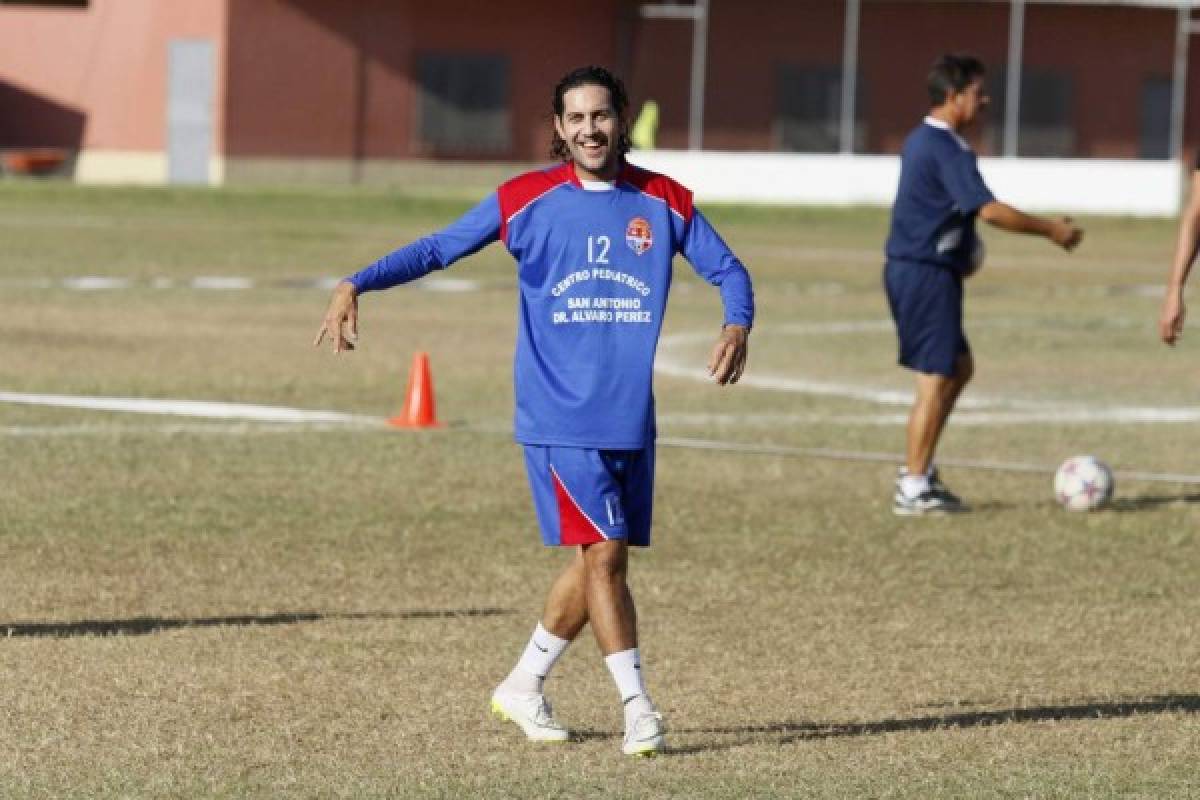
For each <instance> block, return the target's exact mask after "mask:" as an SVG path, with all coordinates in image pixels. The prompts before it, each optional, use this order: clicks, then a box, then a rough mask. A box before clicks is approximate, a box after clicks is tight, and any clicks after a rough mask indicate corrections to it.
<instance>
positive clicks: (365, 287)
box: [313, 194, 500, 353]
mask: <svg viewBox="0 0 1200 800" xmlns="http://www.w3.org/2000/svg"><path fill="white" fill-rule="evenodd" d="M499 235H500V205H499V203H498V201H497V199H496V195H494V194H493V195H490V196H488V197H487V198H486V199H485V200H484V201H483V202H482V203H480V204H479V205H477V206H475V207H474V208H472V209H471V210H470V211H468V212H467V213H466V214H464V215H463V216H462V217H460V218H459V219H458V220H457V221H456V222H455V223H454V224H452V225H450V226H449V227H448V228H445V229H443V230H441V231H438V232H437V233H434V234H430V235H429V236H426V237H424V238H422V239H418V240H417V241H415V242H413V243H412V244H408V245H405V246H404V247H401V248H400V249H399V250H394V251H392V252H391V253H388V254H387V255H386V256H384V257H383V258H381V259H379V260H378V261H376V262H375V263H374V264H372V265H370V266H369V267H366V268H365V269H362V270H359V271H358V272H356V273H354V274H353V275H351V276H350V277H349V278H346V279H345V280H344V281H342V282H341V283H339V284H338V285H337V286H336V287H334V290H333V297H332V298H331V299H330V301H329V307H328V308H327V309H326V311H325V318H324V319H323V320H322V321H321V327H320V328H319V329H318V330H317V337H316V339H314V340H313V346H314V347H315V346H318V345H320V344H321V342H322V341H324V339H325V337H326V336H328V337H329V339H330V341H332V342H333V352H335V353H340V352H341V351H343V350H353V349H354V342H355V341H357V340H358V296H359V295H360V294H362V293H363V292H371V291H377V290H380V289H388V288H391V287H392V286H396V285H397V284H401V283H408V282H409V281H414V280H416V279H417V278H420V277H422V276H424V275H428V274H429V273H430V272H432V271H433V270H435V269H445V268H446V267H448V266H450V265H451V264H453V263H454V262H455V261H457V260H458V259H460V258H463V257H464V256H468V255H470V254H471V253H474V252H476V251H477V250H479V249H481V248H483V247H485V246H486V245H488V244H490V243H492V242H494V241H496V239H497V238H498V237H499Z"/></svg>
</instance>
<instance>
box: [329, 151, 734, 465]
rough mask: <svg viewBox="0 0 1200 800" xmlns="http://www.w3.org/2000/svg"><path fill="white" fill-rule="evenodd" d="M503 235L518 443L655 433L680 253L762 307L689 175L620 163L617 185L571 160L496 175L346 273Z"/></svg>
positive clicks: (397, 269) (617, 445) (609, 445)
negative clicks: (433, 225)
mask: <svg viewBox="0 0 1200 800" xmlns="http://www.w3.org/2000/svg"><path fill="white" fill-rule="evenodd" d="M497 239H500V240H502V241H503V242H504V244H505V245H506V246H507V247H508V250H509V252H510V253H512V255H513V257H514V258H515V259H516V261H517V273H518V279H519V284H520V307H519V318H518V325H517V349H516V358H515V365H514V375H513V380H514V389H515V393H516V423H515V434H516V439H517V441H518V442H521V443H523V444H537V445H558V446H568V447H590V448H598V449H613V450H629V449H638V448H642V447H645V446H647V445H648V444H649V443H650V442H652V441H653V439H654V435H655V426H654V396H653V386H652V384H653V374H652V371H653V366H654V352H655V349H656V348H657V346H658V337H659V332H660V331H661V329H662V320H663V313H664V311H665V309H666V303H667V294H668V291H669V289H670V286H671V260H672V258H673V257H674V256H675V254H676V253H681V254H682V255H683V256H684V257H685V258H686V259H687V260H688V261H689V262H690V263H691V264H692V266H693V268H694V269H695V270H696V272H697V273H698V274H700V275H701V276H702V277H703V278H705V280H707V281H708V282H709V283H711V284H713V285H715V286H717V287H718V288H719V289H720V292H721V300H722V302H723V304H724V307H725V322H726V324H736V325H745V326H747V327H749V326H750V325H751V323H752V322H753V320H754V295H753V290H752V287H751V283H750V275H749V273H748V272H747V271H746V268H745V267H744V266H743V265H742V263H741V262H740V261H739V260H738V259H737V258H736V257H735V256H734V255H733V253H732V252H731V251H730V250H729V247H728V246H727V245H726V244H725V242H723V241H722V240H721V237H720V236H719V235H718V234H717V232H716V231H715V230H713V228H712V226H711V225H709V223H708V221H707V220H706V219H705V218H704V216H703V215H701V214H700V213H699V211H697V210H696V209H694V208H693V206H692V194H691V192H690V191H688V190H687V189H685V188H684V187H683V186H681V185H680V184H678V183H676V182H675V181H673V180H671V179H670V178H667V177H665V176H662V175H657V174H655V173H652V172H648V171H646V170H642V169H639V168H637V167H634V166H632V165H628V164H627V165H625V166H624V167H623V168H622V170H621V173H620V176H619V178H618V180H617V182H616V184H615V186H614V187H613V189H612V190H611V191H588V190H585V189H584V188H583V187H582V185H581V184H580V182H579V180H578V179H577V178H576V176H575V170H574V168H573V167H572V166H571V164H569V163H568V164H562V165H560V166H556V167H552V168H550V169H547V170H542V171H537V172H530V173H526V174H524V175H521V176H519V177H517V178H514V179H513V180H511V181H508V182H507V183H505V184H503V185H502V186H500V188H499V189H498V190H497V191H496V192H495V193H493V194H491V195H489V196H488V197H487V198H485V199H484V200H483V202H481V203H480V204H479V205H477V206H475V207H474V208H472V209H471V210H470V211H468V212H467V213H466V214H465V215H463V216H462V217H461V218H460V219H459V220H458V221H456V222H455V223H454V224H452V225H450V226H449V227H448V228H446V229H444V230H442V231H439V232H437V233H434V234H431V235H429V236H426V237H424V238H422V239H419V240H417V241H415V242H413V243H412V244H409V245H407V246H405V247H402V248H400V249H399V250H396V251H394V252H392V253H390V254H389V255H387V256H385V257H383V258H382V259H380V260H379V261H377V262H375V263H374V264H372V265H371V266H369V267H367V268H365V269H363V270H362V271H360V272H358V273H356V274H354V275H352V276H351V277H350V278H349V279H348V280H349V281H350V282H351V283H353V284H354V286H355V287H356V288H357V290H358V291H359V292H360V293H361V292H369V291H373V290H377V289H386V288H388V287H391V286H395V285H396V284H400V283H406V282H408V281H411V280H414V279H416V278H419V277H421V276H423V275H426V274H428V273H429V272H430V271H432V270H435V269H443V268H445V267H447V266H449V265H450V264H452V263H454V262H455V261H457V260H458V259H460V258H463V257H464V256H468V255H470V254H472V253H474V252H476V251H478V250H479V249H481V248H483V247H485V246H486V245H488V244H490V243H491V242H493V241H495V240H497Z"/></svg>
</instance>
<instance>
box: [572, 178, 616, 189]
mask: <svg viewBox="0 0 1200 800" xmlns="http://www.w3.org/2000/svg"><path fill="white" fill-rule="evenodd" d="M616 184H617V182H616V181H585V180H582V179H581V180H580V181H579V185H580V186H582V187H583V190H584V191H585V192H611V191H612V190H613V189H614V188H616Z"/></svg>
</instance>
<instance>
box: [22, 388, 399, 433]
mask: <svg viewBox="0 0 1200 800" xmlns="http://www.w3.org/2000/svg"><path fill="white" fill-rule="evenodd" d="M0 403H16V404H19V405H33V406H52V407H56V408H82V409H88V410H91V411H116V412H124V413H130V414H166V415H171V416H179V417H203V418H206V419H238V420H252V421H256V422H284V423H310V422H325V423H343V424H353V425H377V424H381V423H382V422H383V420H381V419H380V418H378V417H367V416H360V415H356V414H345V413H343V412H340V411H308V410H304V409H299V408H286V407H284V406H261V405H252V404H246V403H210V402H203V401H198V400H156V399H151V398H145V397H82V396H74V395H61V394H21V393H17V392H0Z"/></svg>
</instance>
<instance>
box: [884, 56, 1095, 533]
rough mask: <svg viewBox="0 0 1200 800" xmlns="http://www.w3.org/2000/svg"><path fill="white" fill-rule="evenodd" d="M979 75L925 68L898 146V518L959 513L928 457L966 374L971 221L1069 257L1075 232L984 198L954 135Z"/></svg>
mask: <svg viewBox="0 0 1200 800" xmlns="http://www.w3.org/2000/svg"><path fill="white" fill-rule="evenodd" d="M983 79H984V67H983V64H982V62H980V61H979V60H978V59H977V58H974V57H972V56H968V55H945V56H942V57H941V58H939V59H938V60H937V61H936V62H934V65H933V69H932V70H931V71H930V73H929V77H928V88H929V98H930V100H931V103H932V107H931V109H930V111H929V114H928V116H926V117H925V119H924V121H923V122H922V123H921V124H920V125H918V126H917V128H916V129H915V130H913V132H912V133H910V134H909V136H908V138H907V139H906V140H905V142H904V148H903V150H902V152H901V160H900V184H899V187H898V189H897V191H896V202H895V205H894V206H893V207H892V222H891V231H890V232H889V234H888V239H887V245H886V254H887V261H886V264H885V266H884V272H883V279H884V287H885V288H886V290H887V297H888V305H889V306H890V308H891V312H892V318H893V319H894V320H895V322H896V333H897V337H898V339H899V358H898V362H899V363H900V365H901V366H904V367H907V368H908V369H911V370H913V372H915V373H916V397H915V399H914V401H913V407H912V412H911V414H910V415H909V419H908V431H907V448H906V454H905V465H904V467H902V468H901V469H900V470H899V474H898V476H897V478H896V488H895V494H894V496H893V502H892V510H893V511H894V512H895V513H896V514H898V515H902V516H910V515H919V514H937V513H947V512H955V511H964V510H966V508H967V507H966V505H965V504H964V503H963V501H962V500H961V499H960V498H959V497H958V496H956V495H955V494H954V493H953V492H951V491H950V490H949V489H948V488H946V486H945V484H943V483H942V482H941V480H940V478H939V476H938V471H937V469H936V468H935V467H934V462H933V455H934V450H935V449H936V448H937V443H938V439H939V438H940V437H941V434H942V430H943V429H944V428H945V425H946V420H947V418H948V417H949V415H950V412H951V411H952V410H953V409H954V403H955V401H956V400H957V399H958V396H959V395H960V394H961V393H962V390H963V387H965V386H966V385H967V382H968V381H969V380H971V375H972V374H973V373H974V370H975V364H974V361H973V360H972V358H971V349H970V347H969V345H968V344H967V337H966V335H965V334H964V332H963V321H962V308H963V279H964V278H965V277H967V276H968V275H970V273H971V272H973V271H974V270H975V269H977V268H978V267H979V262H980V261H981V260H982V252H983V251H982V243H981V242H980V240H979V238H978V236H977V234H976V232H975V218H976V216H978V217H980V218H981V219H983V220H984V221H985V222H987V223H988V224H990V225H994V226H996V227H997V228H1000V229H1002V230H1006V231H1012V232H1016V233H1032V234H1037V235H1039V236H1044V237H1046V238H1047V239H1049V240H1050V241H1052V242H1054V243H1055V244H1057V245H1058V246H1059V247H1062V248H1063V249H1065V250H1072V249H1074V247H1075V246H1076V245H1078V244H1079V242H1080V240H1081V239H1082V238H1083V231H1082V230H1080V229H1079V228H1077V227H1076V226H1075V225H1074V224H1073V223H1072V222H1071V220H1070V218H1067V217H1060V218H1055V219H1045V218H1042V217H1035V216H1030V215H1028V214H1024V213H1022V212H1020V211H1018V210H1017V209H1015V208H1013V207H1012V206H1009V205H1006V204H1004V203H1002V202H1000V201H998V200H996V198H995V197H994V196H993V195H992V193H991V191H990V190H989V189H988V187H987V185H986V184H985V183H984V182H983V178H982V177H981V176H980V174H979V169H978V167H977V165H976V161H975V154H974V153H973V152H972V151H971V147H970V145H969V144H967V141H966V140H965V139H963V137H962V133H963V132H964V131H966V130H967V129H969V128H970V127H971V126H972V125H973V124H974V123H975V122H976V121H977V120H978V119H979V118H980V115H981V112H982V111H983V109H984V108H985V107H986V106H987V104H988V96H987V93H986V92H985V90H984V85H983Z"/></svg>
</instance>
